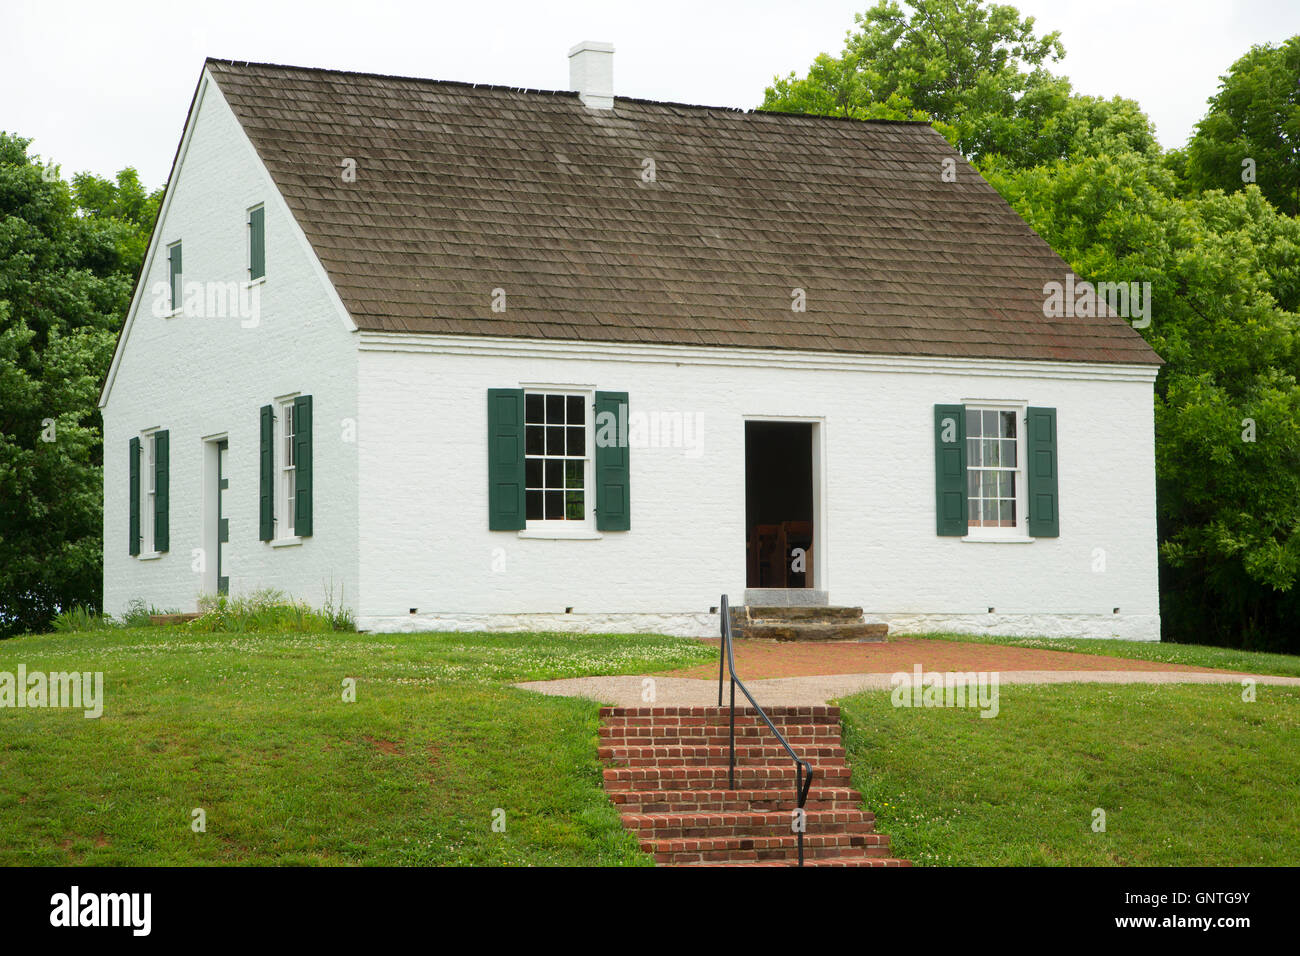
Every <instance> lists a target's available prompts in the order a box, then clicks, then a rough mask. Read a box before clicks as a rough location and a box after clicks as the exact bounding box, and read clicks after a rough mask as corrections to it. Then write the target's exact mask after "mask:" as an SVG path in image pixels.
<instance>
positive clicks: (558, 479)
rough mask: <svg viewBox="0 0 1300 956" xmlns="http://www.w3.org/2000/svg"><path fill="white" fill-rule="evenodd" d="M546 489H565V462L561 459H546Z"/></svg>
mask: <svg viewBox="0 0 1300 956" xmlns="http://www.w3.org/2000/svg"><path fill="white" fill-rule="evenodd" d="M546 487H547V488H563V487H564V462H563V461H562V460H561V459H559V458H548V459H546Z"/></svg>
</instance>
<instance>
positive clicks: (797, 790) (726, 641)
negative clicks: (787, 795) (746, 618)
mask: <svg viewBox="0 0 1300 956" xmlns="http://www.w3.org/2000/svg"><path fill="white" fill-rule="evenodd" d="M719 611H720V612H721V614H722V648H721V651H720V653H719V654H718V706H719V707H721V706H722V664H723V661H726V664H727V674H728V675H729V676H730V678H731V703H730V707H729V710H730V715H731V770H730V772H729V773H728V775H727V789H728V790H735V789H736V688H737V687H739V688H740V692H741V693H742V694H744V695H745V696H746V697H748V698H749V703H750V704H751V705H752V706H753V708H754V710H755V712H757V714H758V716H760V717H762V718H763V723H765V724H767V726H768V729H769V730H771V731H772V733H774V734H776V739H777V740H778V741H780V742H781V746H782V747H784V748H785V752H786V753H788V754H789V755H790V759H791V760H793V761H794V765H795V785H794V797H795V806H796V807H797V808H798V809H799V810H800V811H801V813H800V818H799V826H798V828H797V829H796V830H795V839H796V840H797V841H798V844H799V865H800V866H803V831H804V827H805V825H806V824H805V820H806V818H805V817H804V815H803V813H802V811H803V808H804V804H805V803H807V801H808V791H809V790H810V789H812V782H813V769H812V764H810V763H809V762H808V761H806V760H803V759H802V758H800V756H799V755H798V754H797V753H795V752H794V748H793V747H791V746H790V742H789V741H788V740H786V739H785V734H783V733H781V731H779V730H777V729H776V724H774V723H772V720H771V718H769V717H768V716H767V713H766V712H765V711H764V710H763V708H762V707H760V706H758V701H756V700H754V695H753V694H751V693H750V692H749V688H748V687H746V686H745V684H744V682H743V681H741V679H740V678H739V677H737V676H736V658H735V655H734V654H733V653H732V651H731V609H730V608H729V607H728V606H727V596H726V595H725V594H724V595H722V603H721V604H720V605H719Z"/></svg>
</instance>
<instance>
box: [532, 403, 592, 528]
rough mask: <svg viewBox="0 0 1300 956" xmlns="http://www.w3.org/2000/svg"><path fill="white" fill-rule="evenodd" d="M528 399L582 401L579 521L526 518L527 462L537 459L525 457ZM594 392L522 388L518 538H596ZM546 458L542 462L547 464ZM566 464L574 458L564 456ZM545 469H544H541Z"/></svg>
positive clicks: (574, 458) (574, 457)
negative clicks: (521, 487)
mask: <svg viewBox="0 0 1300 956" xmlns="http://www.w3.org/2000/svg"><path fill="white" fill-rule="evenodd" d="M530 395H563V396H564V397H565V399H566V400H567V399H568V398H569V397H571V396H576V397H578V398H580V399H581V400H582V407H583V429H584V436H583V458H582V462H583V468H582V520H581V521H579V520H576V519H574V520H569V519H567V518H562V519H550V520H548V519H545V518H533V519H529V518H527V517H526V516H527V514H528V490H527V489H528V484H527V476H528V461H529V459H530V458H536V457H537V456H534V455H529V454H528V431H527V429H528V412H527V408H528V396H530ZM595 406H596V391H595V389H594V388H588V387H585V386H564V385H538V386H535V387H534V386H525V387H524V409H525V411H524V514H525V519H524V530H523V531H521V532H520V534H521V535H523V536H525V537H527V536H536V535H540V536H543V537H552V536H554V537H572V536H578V537H596V536H598V533H597V532H596V513H595V510H594V509H593V507H592V506H593V504H594V503H595V488H594V487H593V479H594V477H595V469H596V465H595V454H594V449H595V435H596V431H595V417H596V410H595ZM546 457H549V456H545V457H543V460H546ZM563 460H565V461H574V460H576V456H572V457H571V456H568V455H565V456H564V459H563ZM543 467H545V466H543Z"/></svg>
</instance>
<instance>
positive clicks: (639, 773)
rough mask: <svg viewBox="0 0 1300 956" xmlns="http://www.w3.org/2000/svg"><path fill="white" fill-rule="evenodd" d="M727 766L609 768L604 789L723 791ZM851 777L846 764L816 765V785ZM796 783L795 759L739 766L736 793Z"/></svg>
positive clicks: (841, 783) (846, 781) (841, 782)
mask: <svg viewBox="0 0 1300 956" xmlns="http://www.w3.org/2000/svg"><path fill="white" fill-rule="evenodd" d="M727 769H728V768H727V767H726V766H725V765H723V766H708V765H705V766H697V767H685V766H667V767H659V766H654V767H651V766H644V767H607V768H605V770H604V771H603V775H604V778H605V789H606V790H610V791H623V790H721V789H724V788H726V786H727V784H728V773H727ZM851 779H852V774H851V771H850V770H849V768H848V767H847V766H842V765H832V764H828V765H824V766H818V767H816V768H814V776H813V780H814V781H815V783H814V786H821V787H847V786H849V785H850V781H851ZM794 786H795V770H794V762H793V761H786V762H785V765H784V766H780V765H777V766H773V765H758V766H745V765H743V764H742V765H740V766H737V767H736V792H739V791H741V790H787V791H791V792H793V790H794Z"/></svg>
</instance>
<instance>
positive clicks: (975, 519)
mask: <svg viewBox="0 0 1300 956" xmlns="http://www.w3.org/2000/svg"><path fill="white" fill-rule="evenodd" d="M966 513H967V514H968V515H969V516H970V517H969V520H968V523H969V524H970V525H971V526H972V527H978V526H979V524H980V500H979V499H978V498H971V499H970V500H969V501H967V502H966Z"/></svg>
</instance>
